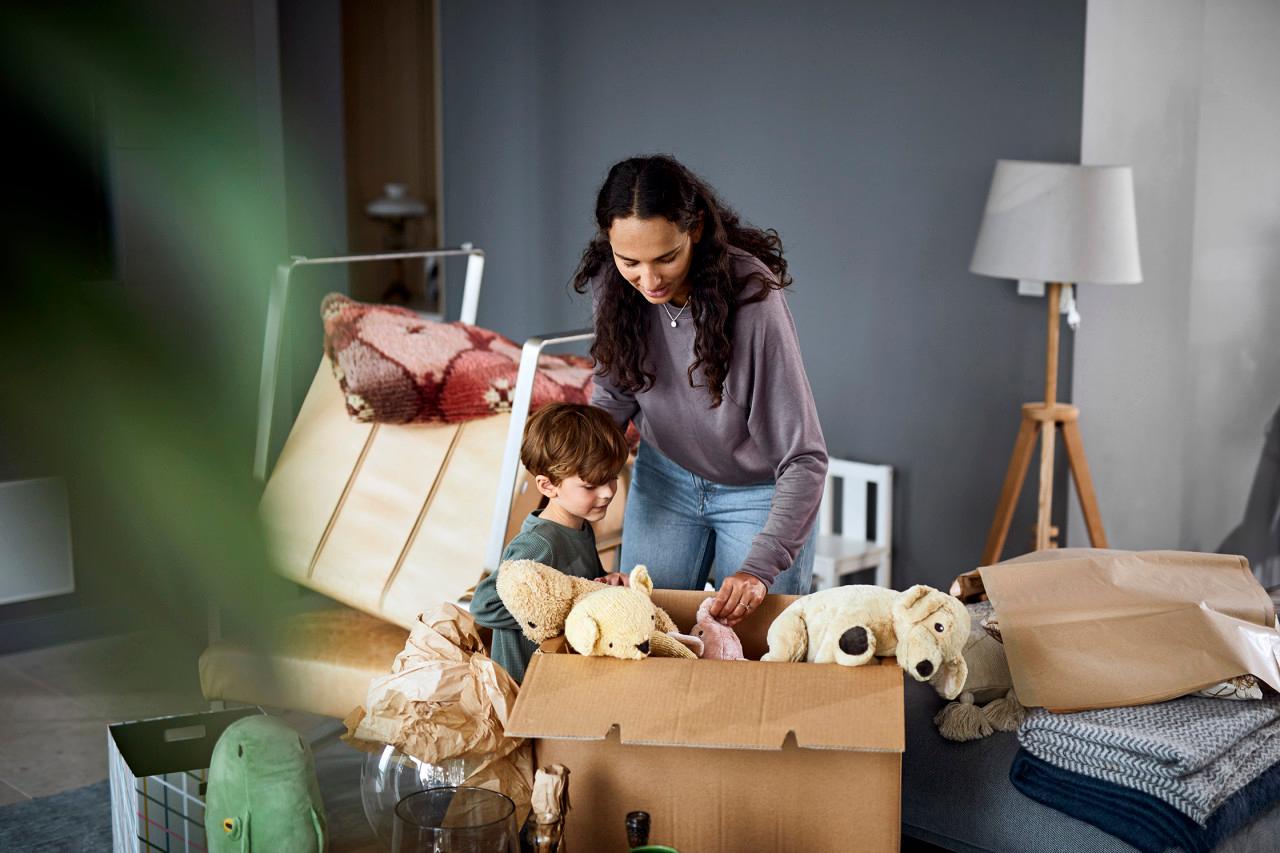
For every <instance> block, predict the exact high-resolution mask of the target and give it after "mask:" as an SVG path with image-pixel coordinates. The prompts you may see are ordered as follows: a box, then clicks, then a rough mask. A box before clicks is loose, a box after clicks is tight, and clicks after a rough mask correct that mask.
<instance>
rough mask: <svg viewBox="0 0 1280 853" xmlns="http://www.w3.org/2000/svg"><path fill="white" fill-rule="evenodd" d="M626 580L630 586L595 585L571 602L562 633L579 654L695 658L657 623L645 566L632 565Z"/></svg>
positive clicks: (615, 656)
mask: <svg viewBox="0 0 1280 853" xmlns="http://www.w3.org/2000/svg"><path fill="white" fill-rule="evenodd" d="M630 581H631V585H630V586H625V587H624V586H611V587H605V588H604V589H598V590H596V591H595V592H593V593H591V594H590V595H588V596H586V597H584V598H582V599H581V600H580V601H579V602H578V603H577V604H575V605H574V606H573V609H572V610H570V611H569V617H568V618H567V619H566V620H565V623H564V637H565V639H566V640H568V641H569V645H570V646H572V647H573V650H574V651H575V652H577V653H578V654H580V655H596V656H601V657H611V658H622V659H623V660H639V659H640V658H644V657H648V656H649V655H655V656H657V657H681V658H697V655H696V654H694V653H693V652H692V651H690V650H689V649H688V648H686V647H685V646H684V645H683V644H682V643H681V642H680V641H679V640H677V639H675V638H673V637H669V636H667V634H666V632H665V631H663V630H661V628H660V627H659V625H658V622H659V619H658V614H659V613H661V612H662V611H661V610H659V609H658V608H657V607H655V606H654V604H653V602H652V601H650V600H649V597H650V596H651V595H652V594H653V581H652V580H650V579H649V571H648V569H646V568H645V567H644V566H636V567H635V568H634V569H632V570H631V576H630ZM597 586H599V584H597Z"/></svg>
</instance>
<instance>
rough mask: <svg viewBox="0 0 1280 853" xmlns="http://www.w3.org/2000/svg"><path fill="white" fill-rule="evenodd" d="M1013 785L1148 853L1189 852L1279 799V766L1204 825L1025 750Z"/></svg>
mask: <svg viewBox="0 0 1280 853" xmlns="http://www.w3.org/2000/svg"><path fill="white" fill-rule="evenodd" d="M1009 781H1010V782H1012V783H1013V787H1015V788H1017V789H1018V790H1019V791H1021V792H1022V793H1023V794H1025V795H1027V796H1028V797H1030V798H1031V799H1033V800H1035V801H1036V802H1038V803H1043V804H1044V805H1046V806H1049V807H1050V808H1052V809H1057V810H1058V811H1060V812H1062V813H1063V814H1067V815H1070V816H1071V817H1074V818H1076V819H1077V820H1082V821H1084V822H1085V823H1088V824H1092V825H1093V826H1096V827H1097V828H1098V829H1101V830H1102V831H1103V832H1106V833H1109V834H1111V835H1114V836H1115V837H1116V838H1119V839H1120V840H1121V841H1125V842H1127V843H1129V844H1132V845H1133V846H1134V847H1136V848H1138V849H1139V850H1142V851H1149V853H1161V851H1164V850H1168V849H1170V848H1181V849H1182V850H1186V851H1188V853H1200V851H1208V850H1212V849H1213V848H1214V847H1216V846H1217V845H1218V844H1219V843H1220V842H1222V841H1223V840H1225V839H1226V838H1228V837H1229V836H1231V835H1232V834H1234V833H1235V832H1236V830H1238V829H1240V828H1242V827H1244V826H1246V825H1248V824H1249V823H1252V822H1253V820H1254V819H1255V818H1257V817H1260V816H1261V815H1262V814H1263V812H1265V811H1267V810H1269V809H1270V807H1271V806H1272V805H1274V804H1275V803H1276V802H1277V801H1278V800H1280V764H1273V765H1272V766H1271V767H1269V768H1267V770H1265V771H1263V773H1262V774H1261V775H1260V776H1258V777H1257V778H1256V779H1254V780H1253V781H1252V782H1250V783H1249V784H1248V785H1245V786H1244V787H1243V788H1241V789H1240V790H1239V791H1237V792H1236V793H1235V794H1233V795H1232V796H1230V797H1228V798H1227V800H1226V801H1225V802H1224V803H1223V804H1222V805H1221V807H1219V808H1218V810H1217V811H1215V812H1214V813H1213V814H1212V815H1210V816H1209V819H1208V822H1207V823H1206V824H1205V825H1204V826H1201V825H1200V824H1198V823H1196V822H1195V821H1193V820H1192V819H1191V818H1189V817H1187V816H1186V815H1185V814H1183V813H1182V812H1180V811H1178V810H1177V809H1175V808H1173V807H1172V806H1170V805H1169V804H1168V803H1166V802H1165V801H1164V800H1161V799H1159V798H1158V797H1153V796H1151V795H1150V794H1145V793H1143V792H1142V791H1137V790H1134V789H1133V788H1127V787H1125V786H1124V785H1117V784H1115V783H1113V782H1107V781H1105V780H1103V779H1095V778H1093V777H1092V776H1085V775H1082V774H1079V773H1072V772H1071V771H1070V770H1063V769H1062V768H1060V767H1055V766H1053V765H1052V764H1049V763H1048V762H1046V761H1041V760H1040V759H1039V758H1036V757H1035V756H1034V755H1032V754H1030V753H1029V752H1027V751H1026V750H1025V749H1020V750H1018V754H1017V755H1016V756H1014V759H1013V766H1012V767H1011V768H1010V769H1009Z"/></svg>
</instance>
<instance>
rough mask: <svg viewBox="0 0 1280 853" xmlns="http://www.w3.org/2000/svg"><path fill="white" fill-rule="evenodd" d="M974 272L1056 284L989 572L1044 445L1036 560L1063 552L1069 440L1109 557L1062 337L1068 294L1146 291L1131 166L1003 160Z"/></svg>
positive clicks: (985, 556)
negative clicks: (1083, 289) (1088, 288)
mask: <svg viewBox="0 0 1280 853" xmlns="http://www.w3.org/2000/svg"><path fill="white" fill-rule="evenodd" d="M969 270H970V271H971V272H975V273H978V274H979V275H986V276H992V277H994V278H1012V279H1020V280H1025V281H1035V282H1045V283H1047V284H1048V300H1047V302H1048V310H1049V317H1048V345H1047V347H1046V358H1045V374H1044V400H1043V401H1036V402H1034V403H1027V404H1025V405H1024V406H1023V407H1022V425H1021V427H1020V428H1019V429H1018V438H1017V440H1016V441H1015V443H1014V446H1013V457H1012V458H1011V459H1010V460H1009V470H1008V472H1007V473H1006V474H1005V478H1004V487H1003V488H1002V489H1001V491H1000V501H999V503H997V504H996V515H995V520H994V521H992V523H991V531H990V533H989V534H988V535H987V544H986V547H985V548H984V549H983V553H982V565H984V566H988V565H991V564H992V563H995V562H997V561H999V559H1000V553H1001V551H1003V550H1004V543H1005V539H1006V538H1007V537H1008V535H1009V524H1010V522H1012V520H1013V510H1014V506H1015V504H1017V501H1018V494H1019V492H1021V491H1022V483H1023V480H1024V479H1026V475H1027V468H1028V467H1029V466H1030V463H1031V456H1032V453H1033V452H1034V451H1035V446H1036V438H1037V437H1039V439H1040V495H1039V507H1038V512H1037V516H1036V538H1035V547H1036V550H1043V549H1045V548H1052V547H1055V545H1056V542H1055V531H1054V530H1053V529H1052V526H1051V525H1050V523H1049V515H1050V510H1051V509H1052V502H1053V452H1054V441H1055V438H1056V434H1057V430H1058V429H1061V430H1062V443H1063V445H1064V446H1065V447H1066V451H1067V460H1068V461H1069V463H1070V466H1071V475H1072V476H1073V477H1074V478H1075V481H1076V491H1077V493H1078V494H1079V495H1080V508H1081V510H1082V511H1083V513H1084V520H1085V525H1086V527H1087V528H1088V530H1089V541H1090V543H1091V544H1092V545H1093V546H1094V547H1095V548H1105V547H1107V536H1106V533H1105V532H1104V531H1103V529H1102V516H1101V515H1100V514H1099V512H1098V499H1097V496H1096V495H1095V494H1094V490H1093V480H1092V478H1091V477H1090V476H1089V463H1088V461H1087V460H1086V459H1085V455H1084V443H1083V442H1082V441H1081V438H1080V425H1079V420H1080V410H1079V409H1078V408H1077V407H1075V406H1072V405H1070V404H1067V403H1059V402H1058V396H1057V395H1058V331H1059V327H1060V325H1061V317H1060V308H1059V306H1060V300H1061V293H1062V287H1063V285H1064V284H1066V285H1070V284H1073V283H1081V284H1085V283H1087V284H1136V283H1138V282H1140V281H1142V271H1141V267H1140V264H1139V261H1138V230H1137V224H1136V222H1135V219H1134V209H1133V173H1132V171H1131V170H1130V169H1129V167H1127V166H1078V165H1075V164H1071V163H1033V162H1026V161H1020V160H999V161H997V162H996V169H995V174H994V175H993V176H992V179H991V192H990V194H989V195H988V196H987V207H986V210H985V211H984V212H983V216H982V228H981V230H980V231H979V232H978V242H977V245H976V246H975V247H974V250H973V261H972V263H970V265H969Z"/></svg>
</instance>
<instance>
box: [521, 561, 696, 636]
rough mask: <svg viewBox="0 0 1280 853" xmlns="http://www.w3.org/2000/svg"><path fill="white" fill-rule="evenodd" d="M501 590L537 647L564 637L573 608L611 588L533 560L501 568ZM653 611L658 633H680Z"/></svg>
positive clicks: (664, 616)
mask: <svg viewBox="0 0 1280 853" xmlns="http://www.w3.org/2000/svg"><path fill="white" fill-rule="evenodd" d="M637 568H644V567H643V566H637ZM633 574H634V572H633ZM648 576H649V572H648V570H645V577H646V578H648ZM497 587H498V597H499V598H501V599H502V603H503V604H505V605H506V607H507V610H509V611H510V612H511V615H512V616H514V617H515V618H516V619H517V620H518V621H519V622H520V630H521V631H523V632H524V635H525V636H526V637H528V638H529V639H530V640H531V641H533V642H535V643H541V642H542V641H543V640H549V639H551V638H552V637H558V636H560V635H561V634H563V633H564V623H565V620H566V619H567V618H568V617H569V611H570V610H572V609H573V605H575V604H577V603H578V602H579V601H580V600H581V599H583V598H584V597H586V596H588V595H591V594H592V593H596V592H602V591H604V590H605V589H606V588H607V587H604V586H602V585H601V584H599V583H597V582H596V581H593V580H587V579H586V578H576V577H573V576H572V575H566V574H565V573H564V572H561V571H557V570H556V569H553V568H551V567H550V566H544V565H543V564H542V563H538V562H535V561H533V560H508V561H507V562H505V563H503V564H502V565H501V566H499V567H498V580H497ZM652 588H653V587H652V584H650V589H652ZM650 607H651V609H653V610H655V611H657V625H658V630H660V631H662V632H663V633H666V632H667V631H674V630H676V624H675V622H673V621H671V617H670V616H668V615H667V612H666V611H665V610H663V609H662V608H661V607H657V606H654V605H650Z"/></svg>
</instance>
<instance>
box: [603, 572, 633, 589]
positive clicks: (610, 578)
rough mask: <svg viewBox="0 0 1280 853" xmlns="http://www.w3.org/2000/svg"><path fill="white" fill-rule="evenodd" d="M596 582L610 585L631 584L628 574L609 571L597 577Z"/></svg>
mask: <svg viewBox="0 0 1280 853" xmlns="http://www.w3.org/2000/svg"><path fill="white" fill-rule="evenodd" d="M596 583H603V584H608V585H609V586H630V583H629V582H628V581H627V576H626V575H624V574H622V573H621V572H609V573H608V574H606V575H605V576H604V577H602V578H596Z"/></svg>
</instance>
